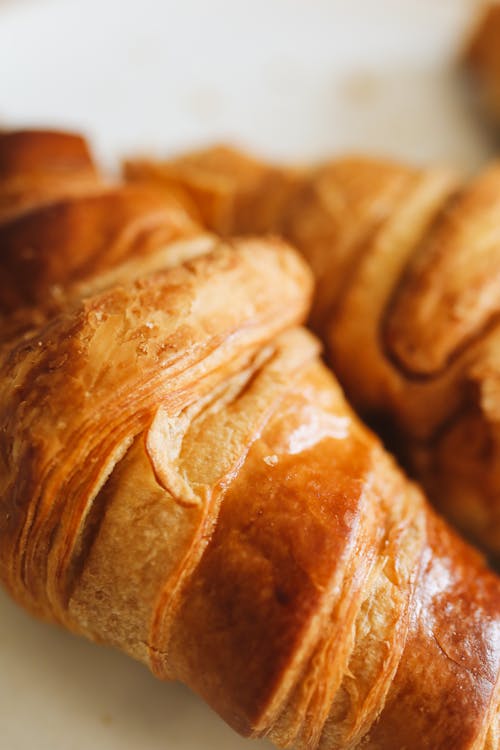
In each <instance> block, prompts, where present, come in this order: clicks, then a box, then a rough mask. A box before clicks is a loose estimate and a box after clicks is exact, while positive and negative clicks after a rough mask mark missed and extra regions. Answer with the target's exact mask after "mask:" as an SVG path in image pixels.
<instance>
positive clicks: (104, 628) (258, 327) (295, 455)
mask: <svg viewBox="0 0 500 750" xmlns="http://www.w3.org/2000/svg"><path fill="white" fill-rule="evenodd" d="M82 200H84V201H85V200H86V199H85V198H82ZM85 205H87V204H85ZM91 215H92V214H91ZM200 236H202V237H203V243H204V244H203V251H200V252H193V251H192V245H193V242H194V239H193V238H192V237H191V236H189V237H188V238H187V239H182V240H178V239H174V240H172V241H171V243H170V245H169V243H168V241H167V242H165V243H164V244H163V245H162V246H161V248H160V249H161V253H162V255H161V257H162V258H165V257H170V261H171V262H170V263H167V265H169V266H170V268H164V269H161V268H159V267H158V266H155V267H151V265H149V264H147V265H146V266H141V265H140V264H139V265H135V266H132V265H131V257H132V256H128V257H127V260H126V262H125V263H123V264H122V265H118V266H113V269H112V275H111V271H110V266H109V265H108V264H106V263H105V262H104V260H103V261H102V262H103V263H104V265H105V266H106V270H105V272H104V273H103V274H102V275H101V276H99V275H98V276H95V277H93V278H92V281H89V279H88V278H87V277H86V278H85V284H84V285H82V286H80V287H77V286H76V285H75V280H74V278H73V277H71V279H70V280H69V282H70V287H69V288H70V289H71V291H68V292H65V297H64V303H63V302H61V303H60V307H59V308H56V307H54V305H51V306H49V307H47V308H45V309H43V312H42V314H41V315H42V317H41V318H40V319H38V320H35V318H32V322H31V326H32V327H31V330H28V329H25V330H24V331H23V332H21V333H18V334H17V338H16V337H15V336H13V337H12V338H11V339H10V340H9V342H6V341H4V344H3V346H2V348H1V349H0V498H1V504H0V577H1V580H2V582H3V584H4V585H5V586H6V587H7V589H8V590H9V591H10V592H11V594H12V595H13V596H14V598H15V599H16V600H17V601H19V602H20V603H21V604H23V605H24V606H25V607H27V608H28V609H29V610H30V611H32V612H33V613H34V614H36V615H38V616H40V617H43V618H45V619H48V620H52V621H56V622H59V623H61V624H63V625H64V626H66V627H67V628H69V629H70V630H72V631H74V632H77V633H81V634H83V635H86V636H87V637H89V638H91V639H93V640H98V641H102V642H105V643H108V644H111V645H114V646H117V647H119V648H121V649H123V650H124V651H126V652H128V653H130V654H131V655H132V656H134V657H136V658H139V659H141V660H142V661H144V662H145V663H146V664H147V665H148V666H149V667H150V668H151V669H152V670H153V671H154V673H155V674H157V675H158V676H159V677H161V678H175V679H179V680H182V681H183V682H185V683H186V684H188V685H189V686H191V687H192V688H193V689H194V690H196V691H197V692H198V693H199V694H200V695H202V696H203V697H204V699H205V700H206V701H207V702H208V703H209V704H210V705H211V706H212V707H213V708H214V709H215V710H217V711H218V712H219V713H220V714H221V716H223V717H224V718H225V719H226V721H228V722H229V723H230V724H231V725H232V726H233V727H234V728H235V729H237V730H238V731H240V732H242V733H243V734H246V735H251V736H267V737H269V738H270V739H272V740H273V741H274V742H275V743H276V744H277V745H278V746H280V747H290V746H294V747H297V748H304V750H306V749H307V750H309V749H310V748H323V749H325V750H333V749H334V748H337V749H338V750H341V749H342V750H345V749H347V748H360V750H361V748H370V749H371V750H401V748H402V747H405V748H406V749H407V750H421V749H422V748H424V749H425V748H428V750H431V749H432V750H450V748H454V749H456V750H493V749H494V748H495V749H496V748H497V747H498V743H499V739H500V733H499V732H500V730H499V714H498V699H499V694H498V691H499V687H498V685H499V674H500V589H499V582H498V579H497V578H496V577H495V576H494V575H493V574H492V573H491V572H489V571H488V569H487V568H486V566H485V565H484V562H483V561H482V559H481V558H480V556H479V555H478V554H477V553H475V552H474V551H472V550H471V549H470V548H469V547H468V546H466V545H465V544H464V543H463V542H461V541H460V540H459V539H458V538H457V537H456V536H455V535H454V534H453V532H451V531H450V530H449V529H448V528H447V527H446V526H445V524H444V523H443V522H442V521H441V520H440V519H438V518H437V517H436V516H435V515H434V513H433V512H432V511H431V510H430V509H429V507H428V506H427V505H426V503H425V500H424V498H423V496H422V495H421V493H420V491H419V490H418V489H417V488H416V487H415V486H414V485H413V484H411V483H410V482H408V480H407V479H406V478H405V477H404V476H403V475H402V474H401V472H400V471H399V470H398V468H397V467H396V466H395V464H394V462H393V461H392V460H391V458H390V457H389V456H388V455H387V453H386V452H385V451H384V449H383V448H382V447H381V445H380V444H379V442H378V441H377V440H376V438H375V437H374V436H373V435H372V434H371V433H370V432H369V431H368V430H367V429H366V428H364V427H363V426H362V425H361V423H360V422H359V421H358V420H357V418H356V417H355V415H354V414H353V413H352V412H351V410H350V409H349V408H348V406H347V405H346V402H345V400H344V398H343V396H342V393H341V391H340V389H339V387H338V385H337V384H336V382H335V380H334V378H333V376H332V374H331V373H330V372H329V371H328V370H327V369H326V368H325V367H324V366H323V365H322V364H321V362H320V360H319V357H318V355H319V349H318V344H317V341H316V339H315V338H314V337H313V336H312V335H311V334H309V333H308V332H306V331H305V330H303V329H301V328H298V327H297V326H298V325H299V324H300V322H301V321H302V320H303V319H304V318H305V316H306V315H307V310H308V306H309V303H310V296H311V292H312V289H311V276H310V272H309V271H308V269H307V267H306V265H305V263H304V262H303V261H302V260H301V259H300V257H299V256H298V255H297V254H296V253H295V252H293V251H292V249H291V248H289V247H288V246H287V245H285V244H284V243H283V242H281V241H279V240H263V239H251V238H248V239H240V240H228V241H220V240H217V239H215V238H213V237H208V236H207V235H203V234H201V235H200ZM71 240H72V241H73V242H75V244H76V246H80V243H79V237H78V232H77V231H75V233H74V234H73V235H72V236H71ZM68 241H69V240H68ZM111 246H112V245H111ZM168 247H171V248H177V249H176V250H175V252H174V251H172V254H171V255H170V256H169V255H168V253H167V249H168ZM182 247H189V248H191V249H190V250H189V251H187V254H186V255H185V256H184V257H183V255H182V252H181V251H180V250H179V248H182ZM102 252H103V253H105V252H106V248H105V247H104V248H103V250H102ZM156 252H159V250H158V251H155V253H153V255H150V256H148V257H153V256H154V257H157V258H159V257H160V256H159V255H157V254H156ZM42 257H45V255H43V253H42ZM120 257H121V256H120ZM174 258H175V261H174ZM0 264H1V257H0ZM60 283H61V284H63V282H62V281H61V282H60ZM277 291H279V293H277ZM11 314H13V313H11Z"/></svg>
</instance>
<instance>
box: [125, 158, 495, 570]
mask: <svg viewBox="0 0 500 750" xmlns="http://www.w3.org/2000/svg"><path fill="white" fill-rule="evenodd" d="M221 164H222V165H223V167H222V166H221ZM214 171H215V174H213V172H214ZM126 174H127V175H128V177H129V179H130V180H132V181H141V180H143V181H148V182H149V183H150V184H152V183H153V184H156V185H161V184H162V183H163V184H164V185H165V186H167V187H170V185H171V184H172V182H175V183H176V185H177V190H178V191H180V190H183V191H184V192H185V193H186V195H187V198H186V203H188V202H189V201H193V200H194V201H196V203H197V205H198V206H199V211H200V215H201V217H202V219H203V220H204V222H205V223H206V225H207V226H209V227H211V228H212V229H214V230H216V231H223V232H227V233H233V232H242V233H248V232H251V231H252V229H253V227H254V226H255V227H259V229H260V230H264V231H265V230H267V231H268V232H278V233H280V234H282V235H283V236H285V237H286V238H287V239H288V240H290V241H291V242H292V243H293V244H294V245H295V246H296V247H297V248H298V249H299V250H300V251H301V252H302V254H303V255H304V257H305V258H306V259H307V261H308V262H309V264H310V266H311V268H312V269H313V272H314V275H315V279H316V292H315V299H314V306H313V311H312V314H311V321H310V322H311V325H312V326H313V328H315V330H316V331H317V332H319V333H320V335H321V337H322V338H323V340H324V342H325V344H326V346H327V350H328V355H329V358H330V362H331V363H332V365H333V367H334V370H335V373H336V374H337V375H338V376H339V378H340V381H341V383H342V385H343V386H344V387H345V389H346V391H347V393H348V395H349V396H350V398H351V399H352V401H353V402H354V404H355V405H356V406H357V407H358V409H359V410H360V411H361V412H362V413H363V414H364V415H365V416H367V417H368V418H370V419H372V420H373V421H374V422H375V424H377V425H378V426H379V427H380V429H381V431H382V432H383V434H384V435H385V436H386V438H387V439H388V440H390V441H392V443H393V444H394V446H395V447H396V449H397V450H398V453H399V455H400V457H401V458H402V460H404V461H405V462H406V464H407V465H408V466H410V467H411V469H412V471H413V472H414V473H415V474H416V475H417V476H418V478H419V479H420V480H421V481H422V482H423V483H424V485H425V487H426V488H427V490H428V492H429V493H430V495H431V497H432V499H433V500H434V501H435V503H436V504H437V505H438V507H439V508H440V509H441V510H442V511H444V512H445V513H446V515H447V516H448V517H449V518H451V519H452V520H453V521H454V523H456V524H457V525H458V526H459V527H460V528H461V529H462V530H463V531H465V533H467V534H468V535H470V536H471V537H472V538H474V539H475V540H476V541H478V542H479V543H480V544H482V545H484V547H486V548H487V549H488V550H489V551H490V552H491V553H492V554H493V555H495V556H500V432H499V426H498V425H499V419H498V415H499V408H500V399H499V395H498V392H499V389H498V374H499V373H500V329H499V326H498V316H499V312H500V308H499V305H498V299H499V293H500V288H499V281H498V279H499V271H500V234H499V231H498V226H499V225H500V197H499V196H500V168H499V166H498V165H497V164H492V165H491V166H489V167H488V168H487V169H485V170H484V171H483V172H482V173H481V174H480V175H479V176H478V177H476V178H475V179H473V180H471V181H469V182H467V183H466V182H464V181H463V180H460V179H458V177H457V176H455V175H454V174H452V173H450V172H449V171H447V170H445V169H439V168H436V169H415V168H412V167H409V166H405V165H402V164H397V163H392V162H388V161H384V160H380V159H373V158H368V157H352V158H344V159H338V160H336V161H332V162H330V163H327V164H324V165H322V166H319V167H316V168H310V169H308V170H306V169H302V170H291V169H288V168H283V169H282V170H281V171H280V170H279V168H278V167H275V166H267V165H266V164H264V163H260V162H258V161H256V160H252V159H251V157H248V156H246V155H242V154H239V153H238V152H234V151H232V150H230V149H225V148H215V149H213V150H209V151H206V152H201V153H199V154H192V155H190V156H188V157H185V158H180V159H178V160H176V161H173V162H167V163H165V164H148V163H147V162H144V161H143V162H141V161H136V162H132V163H130V164H129V165H127V167H126ZM200 184H203V186H204V199H203V201H200V200H198V194H199V185H200ZM210 184H212V190H213V193H214V196H216V198H214V199H213V200H212V201H211V202H210V201H208V199H207V198H206V194H207V193H208V192H209V186H210ZM270 185H271V186H272V185H278V187H277V188H276V192H277V199H276V200H274V198H273V196H272V194H271V195H270V191H271V193H272V187H270ZM284 195H286V198H284V197H283V196H284ZM214 204H222V205H223V206H224V210H222V209H221V208H220V206H219V208H218V209H217V211H213V210H212V209H211V208H207V206H208V207H211V206H212V205H214ZM263 204H265V206H266V207H265V209H262V208H261V206H262V205H263ZM269 206H272V207H273V210H272V211H271V212H269ZM221 215H223V216H224V220H223V221H221V220H220V216H221Z"/></svg>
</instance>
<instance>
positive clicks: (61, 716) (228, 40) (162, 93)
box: [0, 0, 488, 750]
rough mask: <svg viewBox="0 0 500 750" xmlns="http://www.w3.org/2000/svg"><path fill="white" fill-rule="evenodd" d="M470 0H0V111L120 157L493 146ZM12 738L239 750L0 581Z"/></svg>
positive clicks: (301, 155) (432, 151) (189, 709)
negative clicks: (478, 102)
mask: <svg viewBox="0 0 500 750" xmlns="http://www.w3.org/2000/svg"><path fill="white" fill-rule="evenodd" d="M476 5H477V2H474V0H383V1H382V0H379V1H378V2H376V1H375V0H373V1H372V0H330V1H327V0H252V1H251V2H250V1H248V0H199V1H198V2H195V0H175V1H174V0H169V1H164V2H160V1H158V2H153V0H140V1H139V2H127V1H126V0H81V2H80V1H78V2H76V1H74V0H64V1H63V0H31V1H30V0H21V1H18V2H15V1H14V0H10V2H9V0H0V125H6V126H12V125H14V124H17V125H26V124H29V125H32V124H46V125H57V126H61V127H64V126H67V127H74V128H78V129H84V130H85V131H86V132H87V133H88V134H89V135H90V136H91V137H92V139H93V140H94V142H95V144H96V145H97V148H98V153H99V155H101V157H102V158H103V159H105V160H106V161H107V162H108V163H110V164H113V163H114V162H115V161H116V160H117V158H118V157H119V156H120V155H122V154H125V153H129V152H134V151H136V150H143V151H150V152H155V151H156V152H161V153H166V152H168V151H173V150H175V149H178V148H179V147H188V146H191V145H193V144H199V143H201V142H205V141H210V140H213V139H217V140H227V139H229V140H231V141H233V142H236V143H241V144H246V145H248V146H251V147H254V148H255V149H258V150H260V151H262V152H264V153H268V154H271V155H274V156H276V157H287V158H294V159H308V158H317V157H320V156H322V155H325V154H328V153H332V152H334V151H341V150H345V149H349V150H364V151H373V150H375V151H380V152H383V153H386V154H392V155H395V156H399V157H405V158H411V159H414V160H417V161H429V160H436V159H437V160H440V161H450V162H454V163H456V164H458V165H460V166H463V167H465V168H474V167H475V166H476V165H477V164H479V163H480V162H481V161H482V160H483V159H484V158H485V156H486V155H487V151H488V148H487V144H486V142H484V135H483V134H482V133H481V129H480V127H479V125H478V124H477V123H476V122H475V121H474V119H473V117H471V115H470V113H469V112H468V110H467V106H466V103H465V100H464V98H463V92H462V91H461V89H460V87H459V85H458V84H457V81H456V78H455V76H454V73H453V61H454V58H455V55H456V51H457V49H458V48H459V45H460V40H461V38H462V35H463V33H464V29H465V28H466V25H467V21H468V19H469V18H470V16H471V14H472V12H473V9H474V6H476ZM0 747H1V748H2V750H35V749H36V750H89V748H92V750H115V748H116V750H160V748H161V750H174V748H175V750H201V749H203V750H224V749H225V748H228V749H229V748H231V750H236V749H237V748H240V747H241V748H243V747H250V748H252V747H255V748H258V747H267V745H266V743H264V742H255V743H254V744H253V745H252V743H250V744H249V743H248V742H246V741H243V740H240V739H239V738H238V737H236V735H234V734H233V733H232V732H231V730H229V729H227V728H226V727H225V726H224V724H223V723H222V722H221V721H220V720H219V719H218V718H217V717H216V716H214V715H213V714H212V713H211V712H210V711H209V710H208V709H207V708H205V707H204V706H203V705H202V704H201V702H200V701H198V700H197V699H196V698H195V697H193V696H191V695H190V694H189V693H188V691H186V690H185V689H183V688H182V687H179V686H176V685H163V684H161V683H159V682H157V681H155V680H154V679H153V678H152V677H150V676H149V674H148V672H147V671H146V670H145V669H144V668H142V667H141V666H140V665H138V664H135V663H133V662H132V661H131V660H129V659H127V658H126V657H124V656H122V655H120V654H117V653H114V652H112V651H110V650H106V649H104V648H100V647H96V646H93V645H91V644H88V643H85V642H83V641H80V640H78V639H76V638H73V637H71V636H70V635H68V634H66V633H63V632H61V631H59V630H57V629H55V628H52V627H50V626H47V625H43V624H40V623H37V622H34V621H32V620H31V619H30V618H29V617H28V616H26V615H25V614H24V613H23V612H21V611H20V610H18V609H17V608H16V607H15V606H14V605H13V604H11V603H10V602H9V601H8V600H7V599H6V598H5V597H4V596H3V595H2V594H0Z"/></svg>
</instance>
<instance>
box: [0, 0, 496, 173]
mask: <svg viewBox="0 0 500 750" xmlns="http://www.w3.org/2000/svg"><path fill="white" fill-rule="evenodd" d="M478 5H479V3H478V0H313V1H311V0H252V2H245V1H244V0H232V1H231V0H164V1H163V2H162V1H161V0H140V1H139V2H133V1H131V0H130V1H128V0H81V1H79V0H31V1H30V0H18V1H17V2H15V0H3V2H2V0H0V123H3V124H7V125H10V124H12V123H19V124H25V123H29V124H40V123H45V124H49V125H51V124H54V123H55V124H57V125H60V126H66V127H73V128H79V129H84V130H85V131H86V132H87V133H88V134H89V135H90V136H92V138H93V139H94V140H95V142H96V143H97V145H98V148H99V153H100V154H102V155H103V156H104V157H105V158H106V159H107V160H108V161H109V160H110V159H114V158H115V157H116V156H119V155H122V154H123V153H125V152H130V151H135V150H140V151H149V152H155V151H156V152H163V153H165V152H167V151H172V150H176V149H179V148H184V147H189V146H192V145H193V144H200V143H202V142H206V141H210V140H213V139H217V140H222V139H224V140H230V141H232V142H236V143H240V144H243V145H248V146H252V147H254V148H256V149H258V150H260V151H262V152H264V153H266V154H270V155H273V156H276V157H286V158H294V159H310V158H317V157H320V156H322V155H325V154H328V153H331V152H333V151H339V150H344V149H349V150H376V151H379V152H384V153H388V154H392V155H394V156H399V157H410V158H413V159H416V160H420V161H422V160H424V161H427V160H436V159H438V160H445V161H451V162H455V163H457V164H459V165H464V166H466V167H468V166H474V165H475V164H477V162H478V161H481V159H483V158H484V148H485V146H484V144H482V142H481V137H480V136H479V137H478V126H477V123H476V122H474V120H473V119H471V116H470V113H468V110H467V107H466V105H465V103H464V100H463V92H462V91H461V88H460V86H459V84H458V82H457V79H456V76H455V74H454V72H453V63H454V61H455V58H456V55H457V53H458V51H459V50H460V47H461V44H462V41H463V39H464V35H465V32H466V29H467V28H468V27H469V24H470V19H471V17H473V16H474V15H475V10H476V9H477V6H478Z"/></svg>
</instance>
